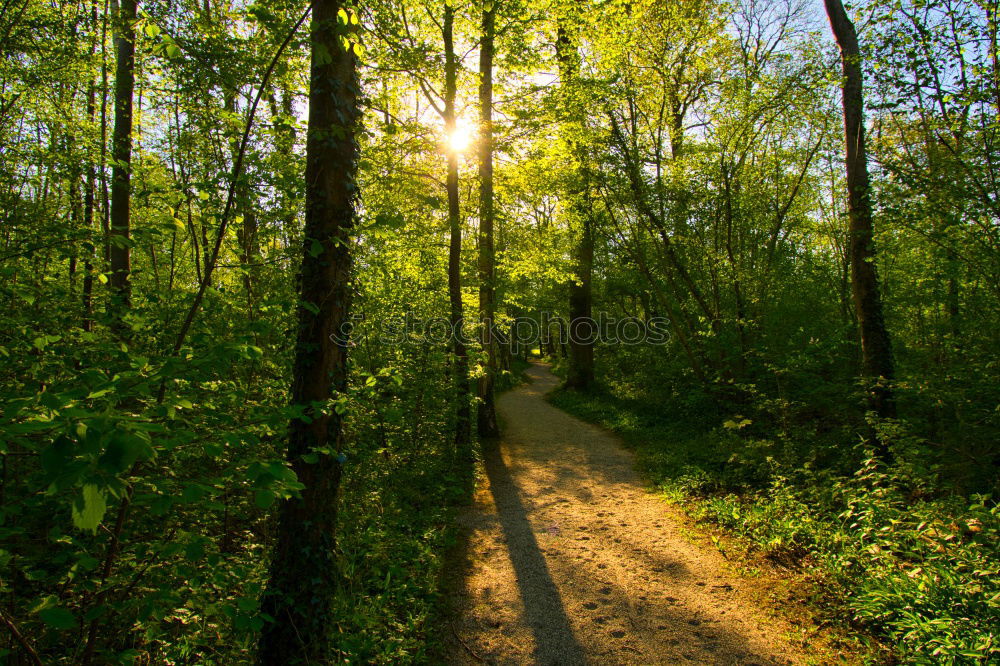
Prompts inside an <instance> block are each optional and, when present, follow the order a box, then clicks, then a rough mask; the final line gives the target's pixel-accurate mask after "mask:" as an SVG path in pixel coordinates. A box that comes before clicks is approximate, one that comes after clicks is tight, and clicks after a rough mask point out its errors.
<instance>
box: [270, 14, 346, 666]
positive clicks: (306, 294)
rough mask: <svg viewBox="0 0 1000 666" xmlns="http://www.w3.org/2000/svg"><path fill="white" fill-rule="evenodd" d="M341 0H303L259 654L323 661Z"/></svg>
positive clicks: (342, 319) (340, 159)
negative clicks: (299, 100) (293, 294)
mask: <svg viewBox="0 0 1000 666" xmlns="http://www.w3.org/2000/svg"><path fill="white" fill-rule="evenodd" d="M348 11H351V10H350V9H349V7H347V6H346V3H344V2H342V1H341V0H312V26H311V44H312V65H311V71H310V87H309V120H308V133H307V137H306V174H305V179H306V182H305V187H306V200H305V212H306V220H305V233H304V239H303V240H304V249H303V254H302V265H301V271H300V273H299V302H300V305H299V308H298V334H297V338H296V346H295V361H294V366H293V376H292V387H291V403H292V405H293V406H294V407H295V408H297V409H298V410H301V416H299V417H296V418H293V419H292V420H291V423H290V424H289V432H288V452H287V456H288V461H289V463H290V464H291V467H292V469H293V470H294V471H295V474H296V475H297V477H298V480H299V482H300V483H302V484H303V488H302V490H301V493H300V495H299V496H298V497H295V498H292V499H288V500H286V501H284V503H283V504H282V506H281V509H280V515H279V522H278V535H277V543H276V544H275V547H274V556H273V559H272V562H271V574H270V581H269V583H268V588H267V591H266V593H265V595H264V600H263V604H262V608H263V610H264V612H266V613H267V614H268V615H270V616H271V617H272V618H274V621H273V622H272V623H270V624H268V625H266V626H265V627H264V629H263V631H262V632H261V638H260V643H259V646H258V647H259V658H260V661H261V662H262V663H265V664H279V663H281V664H295V663H325V662H326V661H328V659H329V657H330V651H329V647H330V643H329V638H328V636H329V631H330V625H331V622H330V620H331V618H330V608H331V600H332V597H333V595H334V592H335V590H336V585H337V574H336V562H335V556H334V547H335V528H336V520H337V494H338V490H339V487H340V477H341V457H340V456H341V450H342V448H343V444H344V442H343V423H342V418H341V416H340V415H339V414H338V412H337V411H336V410H335V409H334V408H333V406H332V405H331V400H332V399H335V398H336V396H337V395H340V394H342V393H343V392H344V390H345V389H346V385H347V345H346V343H345V340H343V337H342V336H343V335H344V333H345V332H346V325H347V322H348V316H349V306H350V298H351V288H350V275H351V249H350V247H351V246H350V244H349V236H350V234H351V233H352V230H353V227H354V219H355V212H354V203H355V198H356V196H357V182H356V174H357V159H358V147H357V141H356V132H357V126H358V124H359V121H360V111H359V106H358V96H359V82H358V76H357V61H356V58H355V54H354V51H353V48H352V46H351V45H350V43H349V42H348V41H347V38H348V36H349V35H348V34H347V26H349V25H351V22H350V21H348V22H346V25H345V24H344V23H342V22H341V21H340V20H338V17H339V18H340V19H342V18H343V17H344V15H345V13H346V12H348Z"/></svg>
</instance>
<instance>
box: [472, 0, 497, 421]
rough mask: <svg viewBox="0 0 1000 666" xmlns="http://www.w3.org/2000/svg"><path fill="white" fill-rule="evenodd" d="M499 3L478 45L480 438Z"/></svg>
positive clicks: (488, 385)
mask: <svg viewBox="0 0 1000 666" xmlns="http://www.w3.org/2000/svg"><path fill="white" fill-rule="evenodd" d="M496 8H497V3H493V2H487V3H486V6H485V8H484V9H483V22H482V36H481V39H480V42H479V317H480V333H479V335H480V342H481V344H482V346H483V351H484V352H485V354H486V369H485V372H483V374H482V376H481V377H480V379H479V409H478V413H477V419H476V424H477V430H478V432H479V436H480V437H496V436H497V435H499V434H500V428H499V426H498V425H497V414H496V405H495V398H494V395H493V394H494V383H495V380H496V368H497V358H496V342H495V341H494V339H493V327H494V319H495V316H496V303H495V298H496V255H495V253H494V248H493V222H494V218H495V213H494V210H493V53H494V45H493V40H494V36H495V32H496V29H495V24H496Z"/></svg>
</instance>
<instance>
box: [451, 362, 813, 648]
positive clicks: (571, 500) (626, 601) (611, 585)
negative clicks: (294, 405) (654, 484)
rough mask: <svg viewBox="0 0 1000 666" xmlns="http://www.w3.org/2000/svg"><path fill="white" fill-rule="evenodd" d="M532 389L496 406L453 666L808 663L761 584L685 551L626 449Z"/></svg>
mask: <svg viewBox="0 0 1000 666" xmlns="http://www.w3.org/2000/svg"><path fill="white" fill-rule="evenodd" d="M528 375H529V377H530V378H531V380H532V383H530V384H527V385H524V386H521V387H519V388H517V389H515V390H513V391H510V392H508V393H506V394H504V395H502V396H501V397H500V398H499V400H498V404H497V409H498V410H499V414H500V418H501V420H502V422H503V424H504V435H503V441H502V443H501V445H500V447H499V450H496V451H494V452H492V453H490V454H488V455H487V456H486V473H487V477H488V484H484V487H482V488H481V489H480V490H479V491H478V492H477V494H476V498H475V502H474V504H473V506H471V507H470V508H469V509H468V510H467V511H466V512H465V513H464V514H463V515H462V517H461V522H462V527H463V528H464V529H466V530H468V544H467V549H466V551H465V557H466V559H465V562H464V563H463V566H461V567H460V569H464V570H460V571H457V572H456V573H455V575H456V581H455V583H454V586H453V587H454V592H453V594H454V597H455V598H454V604H455V608H456V615H455V619H454V621H453V624H452V626H453V628H454V632H453V635H451V636H450V637H449V643H450V644H449V646H448V650H449V653H448V660H449V662H450V663H481V662H485V663H494V664H529V663H533V664H584V663H592V664H673V663H678V662H685V661H687V662H692V663H703V664H704V663H708V664H774V663H780V664H787V663H801V662H803V661H805V660H806V657H805V655H804V654H803V652H802V650H801V649H800V648H798V647H796V646H793V645H792V644H791V643H790V642H789V640H788V639H787V638H786V636H788V635H789V634H790V631H791V626H790V625H788V624H786V623H784V622H782V621H780V620H777V619H775V618H773V617H768V615H767V614H766V613H765V612H763V611H762V609H761V608H760V607H759V606H758V605H756V604H755V603H754V602H753V601H752V600H751V599H750V595H748V594H746V593H745V592H746V590H747V589H748V587H749V586H751V585H754V584H755V583H754V581H748V580H741V579H740V578H739V577H736V576H734V575H732V574H730V573H727V569H726V567H725V561H724V559H723V557H722V556H721V555H720V554H719V552H718V550H717V549H715V548H713V547H711V546H704V545H696V544H694V543H692V542H691V541H690V540H689V539H687V538H685V536H684V535H683V533H682V530H683V528H682V525H681V521H680V519H679V518H678V516H677V513H676V512H675V511H674V510H672V509H670V507H668V506H667V505H665V504H664V503H663V502H662V501H661V500H660V499H658V498H657V497H655V496H654V495H652V494H650V493H649V492H647V491H646V490H644V488H643V486H642V483H641V481H640V480H639V478H638V477H637V475H636V473H635V471H634V469H633V458H632V455H631V454H630V453H629V452H628V451H626V450H625V449H624V448H622V446H621V444H620V442H619V441H618V440H617V439H616V438H615V437H614V436H612V435H610V434H608V433H607V432H605V431H603V430H601V429H599V428H597V427H595V426H592V425H589V424H587V423H584V422H582V421H580V420H578V419H575V418H573V417H571V416H569V415H568V414H566V413H565V412H563V411H561V410H559V409H556V408H555V407H553V406H552V405H550V404H549V403H548V402H546V401H545V399H544V397H543V396H544V395H545V393H547V392H548V391H550V390H551V389H553V388H555V386H556V384H557V379H556V378H555V376H554V375H552V373H551V372H549V370H548V368H546V367H544V366H541V365H534V366H532V367H531V368H530V369H529V370H528ZM449 633H452V632H449Z"/></svg>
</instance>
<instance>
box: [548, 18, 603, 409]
mask: <svg viewBox="0 0 1000 666" xmlns="http://www.w3.org/2000/svg"><path fill="white" fill-rule="evenodd" d="M556 57H557V59H558V60H559V76H560V79H561V86H562V89H563V99H564V109H563V110H564V113H565V115H566V119H567V122H568V123H569V124H571V125H577V126H580V127H582V125H583V119H582V109H581V108H580V100H579V94H578V91H577V90H576V85H575V84H576V79H577V77H578V75H579V70H580V67H579V56H578V54H577V47H576V42H575V41H574V40H573V39H572V38H571V37H570V36H569V33H567V32H566V30H565V28H564V27H563V26H562V25H560V26H559V28H558V35H557V38H556ZM576 134H578V133H576ZM567 143H568V144H569V152H570V154H571V155H573V161H574V165H573V167H574V169H575V173H574V174H572V175H571V180H572V181H573V184H572V185H571V186H570V191H569V192H568V197H569V200H570V201H569V205H570V210H571V211H572V213H571V215H572V218H573V219H572V222H573V223H575V224H576V225H578V228H579V230H578V236H577V239H576V246H575V247H574V250H573V261H574V272H575V273H576V278H575V279H574V280H572V281H571V282H570V284H569V367H568V368H567V371H566V387H567V388H571V389H577V390H583V389H586V388H587V387H588V386H590V384H592V383H593V381H594V334H595V333H596V331H595V330H594V329H595V327H596V326H595V324H594V321H593V316H592V314H593V312H592V309H593V308H592V301H593V299H592V293H591V281H592V275H593V265H594V236H593V229H592V224H593V220H592V215H591V210H590V206H589V203H588V201H587V174H586V167H585V164H584V155H583V151H582V149H581V146H580V138H579V136H576V137H573V136H572V135H571V136H570V138H568V139H567Z"/></svg>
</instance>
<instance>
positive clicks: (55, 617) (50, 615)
mask: <svg viewBox="0 0 1000 666" xmlns="http://www.w3.org/2000/svg"><path fill="white" fill-rule="evenodd" d="M38 616H39V617H40V618H42V622H44V623H45V624H47V625H49V626H50V627H52V628H53V629H72V628H73V627H75V626H76V617H74V616H73V613H71V612H70V611H68V610H67V609H65V608H63V607H61V606H53V607H52V608H43V609H42V610H40V611H38Z"/></svg>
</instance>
